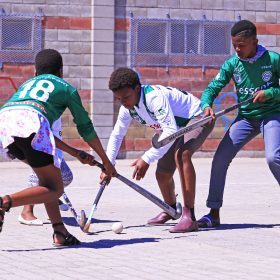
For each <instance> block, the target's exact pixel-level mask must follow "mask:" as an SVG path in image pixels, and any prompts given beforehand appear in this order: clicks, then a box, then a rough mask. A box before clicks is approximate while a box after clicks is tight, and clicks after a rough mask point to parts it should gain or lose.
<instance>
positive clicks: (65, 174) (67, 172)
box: [28, 159, 73, 187]
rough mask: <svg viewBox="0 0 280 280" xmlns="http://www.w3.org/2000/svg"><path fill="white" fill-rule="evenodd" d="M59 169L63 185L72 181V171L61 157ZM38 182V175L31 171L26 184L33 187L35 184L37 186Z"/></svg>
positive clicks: (65, 185)
mask: <svg viewBox="0 0 280 280" xmlns="http://www.w3.org/2000/svg"><path fill="white" fill-rule="evenodd" d="M60 170H61V176H62V181H63V186H64V187H67V186H68V185H70V184H71V182H72V181H73V173H72V171H71V169H70V167H69V166H68V164H67V163H66V162H65V160H64V159H62V161H61V165H60ZM38 184H39V180H38V177H37V175H36V174H35V172H34V171H32V173H31V174H30V175H29V178H28V186H29V187H35V186H38Z"/></svg>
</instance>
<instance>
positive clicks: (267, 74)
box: [262, 71, 272, 82]
mask: <svg viewBox="0 0 280 280" xmlns="http://www.w3.org/2000/svg"><path fill="white" fill-rule="evenodd" d="M271 77H272V72H271V71H264V72H263V73H262V79H263V81H264V82H268V81H269V80H270V79H271Z"/></svg>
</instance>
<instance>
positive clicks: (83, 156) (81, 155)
mask: <svg viewBox="0 0 280 280" xmlns="http://www.w3.org/2000/svg"><path fill="white" fill-rule="evenodd" d="M54 138H55V144H56V147H57V148H58V149H60V150H62V151H64V152H65V153H67V154H69V155H71V156H73V157H75V158H77V159H78V160H79V161H80V162H81V163H83V164H89V165H95V164H94V160H95V158H94V156H92V155H90V154H88V153H86V152H84V151H81V150H78V149H76V148H73V147H71V146H69V145H67V144H66V143H65V142H63V141H62V140H60V139H59V138H57V137H56V136H55V137H54Z"/></svg>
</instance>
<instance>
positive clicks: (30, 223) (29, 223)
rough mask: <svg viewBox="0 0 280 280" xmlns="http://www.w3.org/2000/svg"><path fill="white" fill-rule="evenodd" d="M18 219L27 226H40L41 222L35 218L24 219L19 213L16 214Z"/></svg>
mask: <svg viewBox="0 0 280 280" xmlns="http://www.w3.org/2000/svg"><path fill="white" fill-rule="evenodd" d="M18 221H19V222H20V223H21V224H23V225H27V226H42V225H43V222H42V221H41V220H40V219H38V218H36V219H35V220H25V219H24V218H23V217H22V216H21V215H19V216H18Z"/></svg>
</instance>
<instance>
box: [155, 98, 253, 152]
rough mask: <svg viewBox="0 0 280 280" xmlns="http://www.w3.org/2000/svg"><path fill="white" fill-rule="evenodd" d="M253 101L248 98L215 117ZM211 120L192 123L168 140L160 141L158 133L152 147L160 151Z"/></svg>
mask: <svg viewBox="0 0 280 280" xmlns="http://www.w3.org/2000/svg"><path fill="white" fill-rule="evenodd" d="M253 99H254V97H250V98H248V99H246V100H244V101H241V102H239V103H236V104H234V105H233V106H231V107H228V108H226V109H224V110H221V111H219V112H217V113H215V116H216V118H218V117H220V116H223V115H225V114H227V113H229V112H231V111H233V110H235V109H237V108H239V107H240V106H242V105H245V104H248V103H250V102H252V101H253ZM211 119H212V117H211V116H208V117H206V118H203V119H201V120H199V121H197V122H195V123H192V124H191V125H187V126H186V127H184V128H182V129H179V130H178V131H176V132H175V133H173V134H171V135H169V136H167V137H166V138H164V139H162V140H160V141H158V139H159V134H158V133H157V134H155V135H154V136H153V138H152V145H153V147H154V148H156V149H159V148H161V147H163V146H165V145H167V144H169V143H171V142H172V141H174V140H176V139H177V138H179V137H181V136H183V135H184V134H186V133H187V132H190V131H192V130H194V129H196V128H198V127H200V126H202V125H204V124H206V123H208V122H209V121H211Z"/></svg>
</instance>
